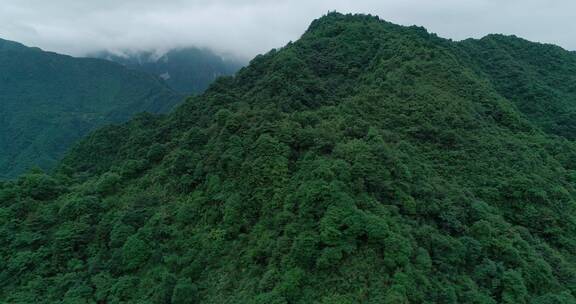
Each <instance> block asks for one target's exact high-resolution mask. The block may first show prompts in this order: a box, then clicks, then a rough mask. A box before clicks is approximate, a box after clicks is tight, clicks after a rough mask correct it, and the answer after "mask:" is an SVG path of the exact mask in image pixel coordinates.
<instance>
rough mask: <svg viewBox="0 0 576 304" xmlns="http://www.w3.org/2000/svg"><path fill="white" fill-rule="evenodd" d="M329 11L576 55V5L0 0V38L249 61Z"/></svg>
mask: <svg viewBox="0 0 576 304" xmlns="http://www.w3.org/2000/svg"><path fill="white" fill-rule="evenodd" d="M332 10H336V11H339V12H342V13H349V12H351V13H370V14H374V15H378V16H380V17H381V18H382V19H385V20H388V21H392V22H395V23H399V24H403V25H413V24H416V25H422V26H424V27H426V28H427V29H428V30H429V31H431V32H435V33H437V34H438V35H440V36H443V37H447V38H453V39H456V40H460V39H464V38H468V37H476V38H479V37H482V36H484V35H486V34H488V33H504V34H515V35H518V36H521V37H524V38H527V39H529V40H533V41H540V42H549V43H554V44H558V45H560V46H563V47H564V48H567V49H570V50H576V34H575V33H576V22H575V21H576V0H292V1H273V0H245V1H243V0H0V38H4V39H9V40H15V41H19V42H22V43H24V44H27V45H30V46H39V47H41V48H43V49H46V50H51V51H57V52H61V53H66V54H72V55H83V54H85V53H87V52H93V51H96V50H101V49H108V50H120V49H158V48H160V49H168V48H173V47H179V46H188V45H196V46H201V47H210V48H213V49H215V50H217V51H219V52H225V53H232V54H236V55H238V56H241V57H244V58H250V57H252V56H254V55H256V54H258V53H263V52H266V51H268V50H269V49H271V48H274V47H280V46H283V45H284V44H286V43H287V42H288V41H290V40H296V39H298V37H299V36H300V35H301V34H302V33H303V32H304V31H305V30H306V28H307V27H308V25H309V23H310V22H311V21H312V20H313V19H315V18H318V17H320V16H321V15H323V14H325V13H327V12H328V11H332Z"/></svg>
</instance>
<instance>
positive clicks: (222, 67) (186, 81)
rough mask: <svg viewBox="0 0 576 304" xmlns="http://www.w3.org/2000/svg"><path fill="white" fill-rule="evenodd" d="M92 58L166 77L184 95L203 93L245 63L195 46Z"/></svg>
mask: <svg viewBox="0 0 576 304" xmlns="http://www.w3.org/2000/svg"><path fill="white" fill-rule="evenodd" d="M89 57H96V58H102V59H107V60H111V61H114V62H117V63H120V64H122V65H124V66H127V67H129V68H132V69H136V70H140V71H144V72H147V73H150V74H152V75H155V76H157V77H159V78H162V79H163V80H164V81H165V82H166V84H168V85H169V86H170V87H171V88H173V89H174V90H176V91H177V92H180V93H182V94H198V93H202V92H203V91H204V90H206V88H208V86H209V85H210V84H211V83H212V82H213V81H214V80H215V79H216V78H218V77H220V76H228V75H232V74H234V73H235V72H236V71H238V70H239V69H240V68H241V67H242V66H243V65H244V63H243V62H241V61H240V60H238V59H230V58H229V59H226V58H224V57H222V56H220V55H217V54H215V53H214V52H212V51H210V50H209V49H201V48H195V47H188V48H178V49H172V50H169V51H167V52H163V53H162V52H158V51H126V52H121V53H119V54H116V53H112V52H108V51H102V52H98V53H95V54H92V55H89Z"/></svg>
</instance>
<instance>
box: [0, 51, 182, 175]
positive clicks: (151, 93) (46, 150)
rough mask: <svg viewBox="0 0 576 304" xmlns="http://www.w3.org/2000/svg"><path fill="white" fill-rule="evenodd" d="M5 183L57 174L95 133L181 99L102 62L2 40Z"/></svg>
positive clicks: (0, 149)
mask: <svg viewBox="0 0 576 304" xmlns="http://www.w3.org/2000/svg"><path fill="white" fill-rule="evenodd" d="M0 72H1V74H0V122H2V128H0V179H5V178H12V177H15V176H17V175H19V174H22V173H24V172H25V171H26V170H28V169H30V168H32V167H36V166H38V167H41V168H43V169H50V168H52V166H53V165H54V164H55V163H56V162H57V161H58V160H59V159H60V158H61V156H62V155H63V154H64V152H65V151H66V150H67V149H68V148H69V147H70V145H71V144H72V143H74V142H75V141H76V140H78V139H80V138H81V137H82V136H83V135H86V134H87V133H88V132H90V131H92V130H94V128H96V127H99V126H102V125H104V124H109V123H118V122H125V121H126V120H128V119H129V118H131V117H132V115H134V114H135V113H138V112H142V111H148V112H152V113H165V112H168V111H169V110H170V109H172V108H173V107H174V105H175V104H176V103H178V102H179V101H181V99H182V97H181V96H180V95H179V94H178V93H176V92H174V91H173V90H171V89H170V88H168V87H167V86H166V85H164V84H163V83H162V82H161V81H160V80H158V79H156V78H154V77H152V76H149V75H147V74H144V73H142V72H138V71H133V70H129V69H127V68H125V67H123V66H121V65H119V64H116V63H112V62H109V61H106V60H100V59H85V58H74V57H70V56H65V55H60V54H56V53H52V52H45V51H42V50H41V49H39V48H29V47H26V46H24V45H22V44H19V43H16V42H11V41H7V40H0Z"/></svg>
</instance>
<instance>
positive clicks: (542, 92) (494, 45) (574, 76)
mask: <svg viewBox="0 0 576 304" xmlns="http://www.w3.org/2000/svg"><path fill="white" fill-rule="evenodd" d="M460 46H462V47H463V49H464V50H465V51H466V52H468V53H469V54H470V55H471V56H472V57H473V58H474V61H475V63H476V66H477V67H478V68H479V69H480V70H481V71H483V72H485V74H486V75H487V76H488V78H489V79H490V80H491V82H492V83H493V85H494V86H495V88H496V89H497V90H498V92H499V93H500V94H502V96H504V97H506V98H507V99H509V100H510V101H512V102H513V103H514V104H515V105H516V106H517V107H518V109H519V110H520V111H522V113H524V114H525V115H526V116H527V117H528V118H529V119H530V120H531V121H532V122H534V123H535V124H536V125H538V126H540V127H541V128H542V129H544V130H545V131H547V132H550V133H552V134H557V135H561V136H564V137H567V138H570V139H575V138H576V53H574V52H568V51H566V50H564V49H562V48H560V47H558V46H555V45H550V44H540V43H533V42H529V41H527V40H524V39H521V38H518V37H515V36H503V35H488V36H486V37H484V38H483V39H480V40H473V39H469V40H466V41H463V42H462V43H461V44H460Z"/></svg>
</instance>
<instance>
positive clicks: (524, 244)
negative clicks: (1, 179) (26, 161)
mask: <svg viewBox="0 0 576 304" xmlns="http://www.w3.org/2000/svg"><path fill="white" fill-rule="evenodd" d="M475 56H476V55H475V53H474V52H472V51H469V52H468V51H467V50H466V47H465V46H463V45H462V44H460V43H456V42H451V41H448V40H444V39H442V38H438V37H436V36H435V35H432V34H429V33H427V32H426V31H425V30H424V29H422V28H419V27H402V26H398V25H394V24H391V23H388V22H385V21H381V20H379V19H378V18H376V17H372V16H366V15H342V14H338V13H330V14H328V15H327V16H324V17H322V18H320V19H318V20H315V21H314V22H313V23H312V24H311V26H310V27H309V29H308V31H307V32H306V33H305V34H304V35H303V36H302V37H301V39H299V40H298V41H296V42H294V43H290V44H289V45H287V46H285V47H284V48H282V49H279V50H273V51H271V52H269V53H268V54H266V55H262V56H258V57H256V58H255V59H254V60H252V62H251V63H250V65H249V66H248V67H246V68H243V69H241V70H240V71H239V72H238V74H237V75H236V76H235V77H226V78H220V79H219V80H218V81H217V82H216V83H214V84H213V85H212V86H211V87H210V88H209V89H208V90H207V91H206V92H205V93H204V94H202V95H200V96H196V97H192V98H190V99H189V100H188V101H186V102H185V103H184V104H182V105H181V106H179V107H178V108H177V109H176V110H175V111H174V112H173V113H171V114H170V115H167V116H165V117H155V116H152V115H140V116H138V117H137V118H136V119H134V120H132V121H130V122H129V123H127V124H124V125H121V126H112V127H106V128H103V129H100V130H98V131H96V132H95V133H93V134H92V135H90V136H89V137H88V138H86V139H85V140H84V141H83V142H82V143H80V144H79V145H76V146H75V147H74V148H73V149H72V150H71V151H70V153H69V154H68V155H67V157H66V158H65V159H64V161H63V162H61V164H60V166H59V169H58V171H57V173H56V174H54V175H45V174H43V173H41V172H36V173H32V174H28V175H25V176H22V177H20V178H19V179H18V180H16V181H13V182H5V183H2V184H0V187H1V188H0V189H1V190H0V207H1V209H0V223H2V225H1V226H0V227H1V228H0V235H1V236H2V237H0V242H2V243H1V244H0V245H1V246H0V299H1V300H3V301H6V302H9V303H30V302H35V303H51V302H60V301H61V302H64V303H77V302H87V303H98V302H106V303H530V304H548V303H574V302H575V301H576V298H575V297H574V294H575V293H576V264H575V258H576V256H575V254H574V252H576V250H575V249H576V239H575V238H574V235H576V221H575V218H574V216H575V215H576V214H575V210H574V206H575V201H574V199H575V198H576V189H575V188H574V181H575V178H576V174H575V173H576V172H575V171H574V169H575V168H574V164H575V162H574V161H573V160H574V159H576V146H575V144H574V143H573V142H572V141H571V140H568V139H567V138H565V137H562V136H556V135H553V134H551V133H548V130H544V128H543V125H540V122H539V121H538V120H535V119H534V116H530V115H528V114H527V113H523V112H522V111H519V110H518V109H519V108H520V106H519V105H518V104H517V102H519V101H520V100H514V101H513V100H511V98H508V97H506V96H504V94H503V91H501V90H502V88H500V87H498V86H497V85H496V84H495V83H494V81H493V79H492V78H491V77H493V76H491V75H489V74H488V72H489V71H490V69H486V68H484V67H482V66H481V64H480V63H477V61H479V60H480V59H478V58H476V57H475ZM503 68H505V66H504V67H503ZM550 77H552V76H550ZM528 79H530V78H528Z"/></svg>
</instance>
